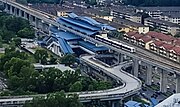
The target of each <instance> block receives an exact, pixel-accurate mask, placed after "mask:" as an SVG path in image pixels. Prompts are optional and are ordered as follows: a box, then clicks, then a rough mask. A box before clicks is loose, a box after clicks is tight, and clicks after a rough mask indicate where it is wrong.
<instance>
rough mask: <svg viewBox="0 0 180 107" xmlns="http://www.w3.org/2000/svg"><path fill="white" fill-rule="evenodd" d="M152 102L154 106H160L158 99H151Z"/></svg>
mask: <svg viewBox="0 0 180 107" xmlns="http://www.w3.org/2000/svg"><path fill="white" fill-rule="evenodd" d="M150 100H151V102H152V105H153V106H156V105H157V104H158V100H157V99H155V98H151V99H150Z"/></svg>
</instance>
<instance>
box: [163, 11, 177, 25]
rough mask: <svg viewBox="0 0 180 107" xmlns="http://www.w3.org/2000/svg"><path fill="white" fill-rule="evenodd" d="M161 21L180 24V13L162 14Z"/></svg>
mask: <svg viewBox="0 0 180 107" xmlns="http://www.w3.org/2000/svg"><path fill="white" fill-rule="evenodd" d="M160 19H161V20H165V21H168V22H172V23H176V24H180V13H162V14H161V17H160Z"/></svg>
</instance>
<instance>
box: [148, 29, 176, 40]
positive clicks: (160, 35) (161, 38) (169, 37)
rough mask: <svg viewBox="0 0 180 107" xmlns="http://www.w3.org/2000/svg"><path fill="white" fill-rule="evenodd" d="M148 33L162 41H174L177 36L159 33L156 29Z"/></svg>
mask: <svg viewBox="0 0 180 107" xmlns="http://www.w3.org/2000/svg"><path fill="white" fill-rule="evenodd" d="M146 34H147V35H149V36H151V37H152V38H156V39H159V40H161V41H166V42H172V41H174V40H175V38H174V37H172V36H170V35H165V34H163V33H158V32H154V31H150V32H148V33H146Z"/></svg>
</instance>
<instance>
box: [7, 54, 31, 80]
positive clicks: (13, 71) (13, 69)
mask: <svg viewBox="0 0 180 107" xmlns="http://www.w3.org/2000/svg"><path fill="white" fill-rule="evenodd" d="M23 66H27V67H30V62H28V61H27V60H22V59H20V58H14V57H13V58H11V60H9V61H8V62H6V63H5V64H4V70H5V72H6V74H7V76H8V77H9V78H10V77H11V76H14V75H18V74H19V73H20V70H21V67H23Z"/></svg>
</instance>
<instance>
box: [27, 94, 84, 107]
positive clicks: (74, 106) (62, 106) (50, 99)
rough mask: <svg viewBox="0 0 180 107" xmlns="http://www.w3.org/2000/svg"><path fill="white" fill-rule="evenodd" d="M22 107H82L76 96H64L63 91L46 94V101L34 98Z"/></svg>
mask: <svg viewBox="0 0 180 107" xmlns="http://www.w3.org/2000/svg"><path fill="white" fill-rule="evenodd" d="M24 107H83V105H82V104H81V103H80V102H79V101H78V96H77V95H65V93H64V92H63V91H61V92H58V93H54V94H48V95H47V98H46V99H43V98H38V97H37V98H34V99H33V100H32V103H28V102H26V103H25V105H24Z"/></svg>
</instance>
